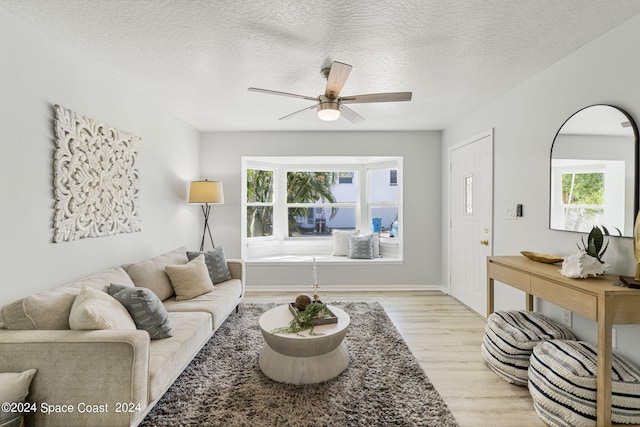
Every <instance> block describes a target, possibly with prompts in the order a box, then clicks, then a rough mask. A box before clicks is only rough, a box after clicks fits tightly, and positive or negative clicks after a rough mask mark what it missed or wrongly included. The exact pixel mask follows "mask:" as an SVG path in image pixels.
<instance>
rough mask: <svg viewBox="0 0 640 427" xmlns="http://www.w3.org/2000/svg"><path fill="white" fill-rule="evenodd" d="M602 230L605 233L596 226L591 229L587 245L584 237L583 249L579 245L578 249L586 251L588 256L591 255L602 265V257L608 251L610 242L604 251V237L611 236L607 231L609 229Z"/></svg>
mask: <svg viewBox="0 0 640 427" xmlns="http://www.w3.org/2000/svg"><path fill="white" fill-rule="evenodd" d="M602 229H603V230H604V233H603V230H601V229H600V227H598V226H597V225H594V226H593V228H592V229H591V232H590V233H589V236H588V237H587V243H586V244H585V242H584V237H582V238H581V240H582V247H580V245H578V249H580V250H583V251H585V252H586V253H587V255H591V256H592V257H594V258H596V259H597V260H598V261H600V262H601V263H604V261H602V256H603V255H604V253H605V252H606V251H607V248H608V247H609V242H608V241H607V244H606V245H605V247H604V249H603V248H602V245H603V244H604V236H605V235H607V236H608V235H609V230H607V228H606V227H604V226H603V227H602ZM619 231H620V230H618V232H619Z"/></svg>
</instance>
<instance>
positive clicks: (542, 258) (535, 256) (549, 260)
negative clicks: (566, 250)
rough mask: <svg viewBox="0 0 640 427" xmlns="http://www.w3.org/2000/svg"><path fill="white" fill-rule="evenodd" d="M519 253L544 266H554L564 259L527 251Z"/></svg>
mask: <svg viewBox="0 0 640 427" xmlns="http://www.w3.org/2000/svg"><path fill="white" fill-rule="evenodd" d="M520 253H521V254H522V255H524V256H526V257H527V258H529V259H530V260H532V261H537V262H543V263H545V264H555V263H558V262H562V261H564V258H563V257H561V256H558V255H548V254H541V253H538V252H529V251H520Z"/></svg>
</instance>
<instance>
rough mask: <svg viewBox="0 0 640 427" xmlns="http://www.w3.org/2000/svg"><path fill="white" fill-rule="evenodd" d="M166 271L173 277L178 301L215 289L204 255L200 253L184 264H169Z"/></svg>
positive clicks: (172, 281)
mask: <svg viewBox="0 0 640 427" xmlns="http://www.w3.org/2000/svg"><path fill="white" fill-rule="evenodd" d="M165 271H166V272H167V274H168V275H169V279H171V285H172V286H173V290H174V291H175V293H176V301H184V300H188V299H192V298H195V297H197V296H199V295H202V294H206V293H207V292H211V291H213V289H214V287H213V282H212V281H211V276H209V270H208V269H207V264H206V263H205V261H204V255H198V256H197V257H196V258H194V259H193V260H192V261H189V262H188V263H186V264H184V265H168V266H166V267H165Z"/></svg>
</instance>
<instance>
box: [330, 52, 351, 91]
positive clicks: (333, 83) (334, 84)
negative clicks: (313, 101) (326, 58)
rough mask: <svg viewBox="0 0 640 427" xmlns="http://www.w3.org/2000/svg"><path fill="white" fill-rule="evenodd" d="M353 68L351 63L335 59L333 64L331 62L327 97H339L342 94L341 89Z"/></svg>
mask: <svg viewBox="0 0 640 427" xmlns="http://www.w3.org/2000/svg"><path fill="white" fill-rule="evenodd" d="M351 68H352V67H351V65H349V64H343V63H342V62H338V61H334V62H333V64H331V70H330V71H329V76H328V77H327V88H326V89H325V91H324V96H326V97H327V98H337V97H338V95H340V91H341V90H342V87H343V86H344V84H345V82H346V81H347V78H348V77H349V73H350V72H351Z"/></svg>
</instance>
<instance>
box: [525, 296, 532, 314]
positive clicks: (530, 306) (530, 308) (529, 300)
mask: <svg viewBox="0 0 640 427" xmlns="http://www.w3.org/2000/svg"><path fill="white" fill-rule="evenodd" d="M526 304H527V311H533V295H531V294H529V293H526Z"/></svg>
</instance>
